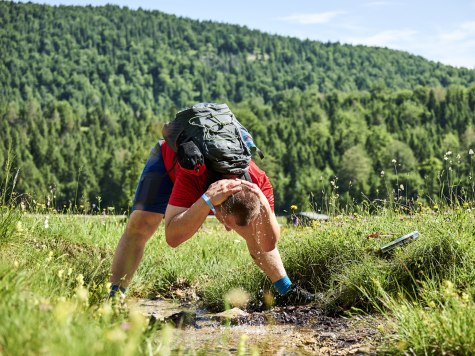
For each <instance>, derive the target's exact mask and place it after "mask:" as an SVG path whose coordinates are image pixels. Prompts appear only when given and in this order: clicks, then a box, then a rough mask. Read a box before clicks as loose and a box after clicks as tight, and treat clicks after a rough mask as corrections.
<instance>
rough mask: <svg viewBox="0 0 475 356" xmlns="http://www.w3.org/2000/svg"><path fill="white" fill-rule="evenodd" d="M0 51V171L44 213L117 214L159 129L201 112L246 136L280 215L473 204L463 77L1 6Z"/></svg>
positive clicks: (236, 36)
mask: <svg viewBox="0 0 475 356" xmlns="http://www.w3.org/2000/svg"><path fill="white" fill-rule="evenodd" d="M0 48H1V49H2V50H1V53H0V117H1V123H0V125H1V127H0V132H1V134H2V140H1V141H0V164H1V165H2V166H4V165H5V162H6V160H7V156H8V150H9V147H11V149H12V151H13V152H12V153H13V156H14V157H15V159H16V165H17V166H18V167H19V168H20V173H19V180H18V184H17V190H18V192H20V193H27V194H29V195H31V196H33V197H36V198H37V199H38V200H41V201H48V199H50V200H51V204H55V205H56V206H58V207H61V206H63V205H69V204H73V205H78V206H79V205H84V206H90V205H91V204H92V203H94V204H96V205H98V204H99V200H100V203H101V204H102V205H103V206H116V207H117V208H126V207H127V206H129V205H130V201H131V198H132V196H133V190H134V188H135V185H136V182H137V179H138V176H139V174H140V169H141V168H142V165H143V162H144V160H145V158H146V156H147V154H148V151H149V150H150V148H151V147H152V146H153V144H154V143H155V141H156V140H157V139H158V138H160V136H161V126H162V124H163V123H164V122H166V121H168V120H170V119H171V118H172V117H173V115H174V113H175V112H176V111H177V110H178V109H180V108H182V107H184V106H188V105H191V104H193V103H195V102H199V101H217V102H220V101H225V102H227V103H228V104H229V105H230V106H231V108H232V109H233V111H234V112H235V113H236V114H237V116H238V118H239V119H240V120H241V121H242V122H243V124H245V125H247V126H248V127H249V129H250V131H251V132H252V134H253V136H255V139H256V141H257V143H258V144H259V145H260V146H261V148H262V149H263V150H264V151H265V153H266V158H265V159H264V160H263V161H260V162H258V164H259V165H261V166H263V167H264V168H265V169H266V170H267V172H268V175H269V176H270V177H271V179H272V181H273V183H274V186H275V192H276V202H277V205H276V208H277V209H278V210H279V211H282V210H283V209H288V207H289V206H290V204H298V205H300V206H302V205H305V204H308V202H309V201H312V202H313V203H314V205H316V206H317V207H319V208H328V206H326V207H325V204H328V201H329V199H328V197H329V196H330V195H331V194H333V195H332V197H335V196H336V194H338V199H339V200H340V201H343V202H352V201H353V200H354V201H361V200H374V199H385V198H388V197H389V196H391V195H392V196H394V195H396V197H397V196H400V197H403V198H404V200H405V201H408V200H411V199H415V198H416V197H418V196H420V197H422V198H424V199H436V198H437V197H438V196H440V194H441V193H442V194H444V195H445V194H449V195H450V194H452V193H455V194H458V195H460V196H468V194H472V195H473V189H469V188H470V187H473V185H472V181H471V179H472V178H471V177H472V166H471V158H472V157H473V156H472V155H471V154H469V152H473V151H470V149H472V148H473V149H475V130H474V128H473V125H474V121H475V86H473V84H472V83H475V71H474V70H468V69H456V68H453V67H450V66H444V65H441V64H438V63H433V62H430V61H427V60H425V59H423V58H421V57H417V56H411V55H409V54H407V53H404V52H398V51H392V50H388V49H376V48H369V47H363V46H357V47H355V46H348V45H340V44H330V43H326V44H324V43H319V42H314V41H300V40H298V39H294V38H287V37H281V36H271V35H268V34H265V33H261V32H258V31H252V30H249V29H247V28H245V27H241V26H234V25H225V24H218V23H213V22H200V21H194V20H189V19H184V18H179V17H176V16H173V15H167V14H163V13H161V12H158V11H144V10H137V11H132V10H128V9H126V8H119V7H117V6H106V7H69V6H61V7H50V6H44V5H34V4H15V3H11V2H2V3H0ZM447 152H451V153H449V154H446V153H447ZM444 158H447V159H444ZM394 161H395V162H394ZM440 172H443V175H441V173H440ZM5 174H6V172H4V171H2V172H0V179H2V181H3V179H4V177H5ZM462 187H464V189H465V190H462ZM54 196H55V197H56V198H54ZM99 197H100V198H99ZM472 197H473V196H472Z"/></svg>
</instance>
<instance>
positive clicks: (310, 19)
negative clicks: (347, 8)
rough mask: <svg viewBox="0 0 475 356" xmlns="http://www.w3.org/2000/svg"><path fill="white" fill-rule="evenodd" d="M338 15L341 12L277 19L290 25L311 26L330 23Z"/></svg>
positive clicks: (296, 15) (298, 15)
mask: <svg viewBox="0 0 475 356" xmlns="http://www.w3.org/2000/svg"><path fill="white" fill-rule="evenodd" d="M340 14H342V12H341V11H328V12H321V13H309V14H293V15H290V16H286V17H281V18H279V19H280V20H283V21H286V22H290V23H298V24H301V25H313V24H323V23H327V22H330V21H331V20H333V19H334V18H335V17H337V16H338V15H340Z"/></svg>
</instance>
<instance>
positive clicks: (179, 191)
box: [162, 142, 274, 211]
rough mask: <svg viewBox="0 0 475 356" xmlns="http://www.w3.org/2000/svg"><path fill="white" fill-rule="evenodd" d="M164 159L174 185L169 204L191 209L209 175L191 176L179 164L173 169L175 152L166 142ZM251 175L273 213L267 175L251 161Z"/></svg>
mask: <svg viewBox="0 0 475 356" xmlns="http://www.w3.org/2000/svg"><path fill="white" fill-rule="evenodd" d="M162 157H163V162H164V164H165V169H166V170H167V171H168V172H169V174H170V179H171V181H172V182H173V183H174V185H173V190H172V194H171V196H170V200H169V201H168V204H170V205H174V206H179V207H183V208H189V207H190V206H192V205H193V203H194V202H196V201H197V200H198V199H199V198H200V197H201V195H203V193H204V192H205V190H204V187H205V185H206V179H207V178H208V173H207V172H206V171H205V172H204V173H203V174H202V175H200V176H196V175H194V174H190V173H188V172H186V170H184V169H183V168H181V166H180V164H179V163H178V162H177V163H176V164H175V167H173V161H174V159H175V152H173V150H172V149H171V148H170V146H168V145H167V143H166V142H164V143H163V145H162ZM249 175H250V176H251V180H252V182H253V183H255V184H257V186H258V187H259V188H260V189H261V191H262V193H264V195H265V197H266V198H267V200H268V201H269V205H270V207H271V209H272V211H274V191H273V188H272V184H271V183H270V180H269V178H268V177H267V176H266V173H265V172H264V171H263V170H262V169H260V168H259V167H258V166H257V165H256V164H255V163H254V161H251V163H250V165H249Z"/></svg>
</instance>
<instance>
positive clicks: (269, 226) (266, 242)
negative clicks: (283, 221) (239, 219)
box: [257, 206, 280, 252]
mask: <svg viewBox="0 0 475 356" xmlns="http://www.w3.org/2000/svg"><path fill="white" fill-rule="evenodd" d="M259 219H260V220H261V222H260V223H261V224H262V227H263V230H262V232H261V233H262V234H263V235H264V238H262V239H259V236H257V243H258V244H259V245H260V247H261V248H262V250H264V251H265V252H268V251H272V250H273V249H274V248H275V246H276V245H277V241H278V240H279V238H280V226H279V223H278V222H277V219H276V217H275V215H274V213H273V212H272V210H271V209H270V207H269V206H267V207H262V211H261V215H260V216H259ZM259 240H260V241H259Z"/></svg>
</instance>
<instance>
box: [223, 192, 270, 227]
mask: <svg viewBox="0 0 475 356" xmlns="http://www.w3.org/2000/svg"><path fill="white" fill-rule="evenodd" d="M221 208H222V213H223V214H225V215H233V216H234V217H235V219H236V224H237V225H239V226H246V225H249V224H250V223H251V221H252V220H254V219H255V218H256V217H257V216H258V215H259V211H260V209H261V204H260V202H259V197H258V196H257V194H255V193H253V192H252V191H251V190H250V189H249V187H246V186H245V185H243V186H242V189H241V190H240V191H239V192H237V193H235V194H233V195H231V196H230V197H229V198H228V199H226V200H225V201H224V203H222V204H221Z"/></svg>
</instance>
